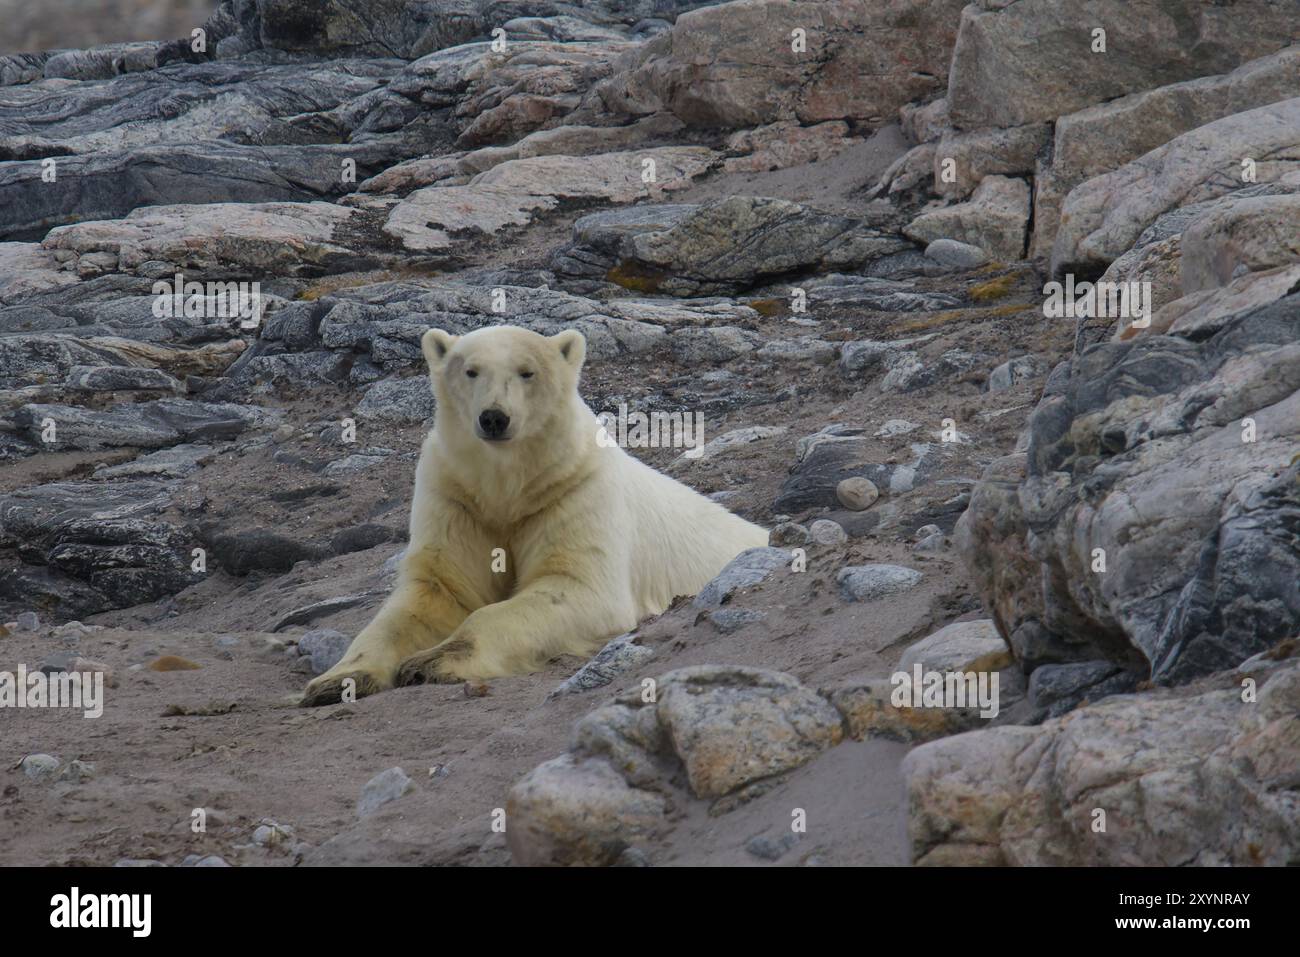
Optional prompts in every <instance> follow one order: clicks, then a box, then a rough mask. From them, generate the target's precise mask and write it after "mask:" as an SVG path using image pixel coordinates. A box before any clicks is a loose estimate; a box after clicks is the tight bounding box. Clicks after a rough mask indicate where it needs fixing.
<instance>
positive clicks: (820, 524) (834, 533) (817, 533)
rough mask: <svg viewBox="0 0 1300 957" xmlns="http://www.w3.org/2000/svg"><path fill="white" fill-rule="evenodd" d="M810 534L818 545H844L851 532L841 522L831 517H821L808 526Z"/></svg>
mask: <svg viewBox="0 0 1300 957" xmlns="http://www.w3.org/2000/svg"><path fill="white" fill-rule="evenodd" d="M808 534H809V535H810V536H812V540H813V541H814V542H816V543H817V544H818V545H842V544H843V543H844V542H847V541H848V540H849V533H848V532H846V531H844V526H843V525H841V524H840V523H839V522H832V521H831V520H830V519H829V518H819V519H817V521H815V522H813V523H812V525H810V526H808Z"/></svg>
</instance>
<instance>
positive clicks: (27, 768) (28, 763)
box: [18, 754, 59, 781]
mask: <svg viewBox="0 0 1300 957" xmlns="http://www.w3.org/2000/svg"><path fill="white" fill-rule="evenodd" d="M18 766H19V768H21V769H22V772H23V774H25V775H27V776H28V777H29V778H31V779H32V780H33V781H45V780H49V779H50V778H52V777H54V775H55V773H56V772H57V771H58V770H59V759H58V758H56V757H54V756H53V755H50V754H29V755H27V757H25V758H23V759H22V761H20V762H19V763H18Z"/></svg>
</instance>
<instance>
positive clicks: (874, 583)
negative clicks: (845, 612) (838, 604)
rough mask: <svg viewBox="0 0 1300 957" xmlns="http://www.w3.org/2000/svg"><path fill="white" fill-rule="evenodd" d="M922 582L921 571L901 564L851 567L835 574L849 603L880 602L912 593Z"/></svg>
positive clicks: (836, 582)
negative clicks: (910, 591) (904, 593)
mask: <svg viewBox="0 0 1300 957" xmlns="http://www.w3.org/2000/svg"><path fill="white" fill-rule="evenodd" d="M920 582H921V573H920V572H918V571H916V570H915V569H912V568H903V567H902V566H901V565H850V566H847V567H845V568H841V569H840V570H839V571H838V572H837V573H836V575H835V584H836V585H838V586H839V589H840V594H841V595H842V596H843V598H844V600H845V601H878V600H879V599H881V598H888V597H890V596H892V595H900V594H902V593H903V592H905V591H909V590H910V589H912V588H915V587H916V586H917V585H919V584H920Z"/></svg>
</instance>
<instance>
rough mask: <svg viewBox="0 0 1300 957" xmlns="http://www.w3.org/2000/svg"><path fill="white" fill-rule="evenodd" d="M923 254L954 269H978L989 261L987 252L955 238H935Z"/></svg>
mask: <svg viewBox="0 0 1300 957" xmlns="http://www.w3.org/2000/svg"><path fill="white" fill-rule="evenodd" d="M925 255H926V257H927V258H929V259H933V260H934V261H935V262H938V263H942V264H943V265H945V266H952V267H953V268H954V269H978V268H979V267H980V266H983V265H984V264H985V263H986V262H988V261H989V257H988V253H986V252H984V250H982V249H980V248H979V247H978V246H972V245H971V244H970V243H959V242H958V241H957V240H955V239H936V240H935V241H934V242H932V243H930V245H928V246H926V247H925Z"/></svg>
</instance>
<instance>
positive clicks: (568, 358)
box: [551, 329, 587, 369]
mask: <svg viewBox="0 0 1300 957" xmlns="http://www.w3.org/2000/svg"><path fill="white" fill-rule="evenodd" d="M551 341H552V342H554V343H555V348H557V349H559V350H560V357H561V358H562V359H564V361H565V362H567V363H568V364H569V365H571V366H573V368H575V369H581V368H582V363H583V360H584V359H586V358H587V340H586V339H585V338H583V335H582V333H581V332H579V331H578V330H577V329H565V330H564V331H563V332H559V333H556V334H555V335H553V336H551Z"/></svg>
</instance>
